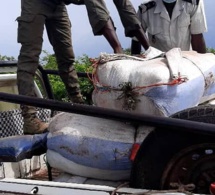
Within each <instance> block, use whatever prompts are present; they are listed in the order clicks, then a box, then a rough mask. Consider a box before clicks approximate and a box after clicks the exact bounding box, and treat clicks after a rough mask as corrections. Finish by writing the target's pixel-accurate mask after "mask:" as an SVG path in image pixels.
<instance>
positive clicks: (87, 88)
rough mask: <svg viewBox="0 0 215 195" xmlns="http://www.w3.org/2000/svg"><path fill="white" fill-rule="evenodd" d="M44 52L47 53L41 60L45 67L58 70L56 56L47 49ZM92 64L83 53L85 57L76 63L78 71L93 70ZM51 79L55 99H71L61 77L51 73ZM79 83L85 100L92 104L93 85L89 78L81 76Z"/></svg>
mask: <svg viewBox="0 0 215 195" xmlns="http://www.w3.org/2000/svg"><path fill="white" fill-rule="evenodd" d="M43 53H44V54H45V55H44V57H43V58H42V59H41V62H40V63H41V64H42V65H43V68H44V69H51V70H57V62H56V58H55V56H54V55H51V54H49V53H48V52H46V51H44V52H43ZM91 65H92V63H91V61H90V58H89V57H88V56H87V55H83V57H80V58H78V59H77V60H76V61H75V63H74V66H75V69H76V71H77V72H91V71H92V67H91ZM49 80H50V84H51V86H52V89H53V93H54V97H55V99H57V100H60V101H69V99H68V96H67V92H66V89H65V86H64V84H63V82H62V80H61V78H60V77H59V76H56V75H49ZM79 84H80V89H81V92H82V95H83V98H84V100H85V102H86V103H88V104H91V103H92V102H91V94H92V91H93V85H92V84H91V82H90V80H89V79H88V78H79Z"/></svg>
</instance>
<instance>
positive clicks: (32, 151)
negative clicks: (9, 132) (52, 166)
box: [0, 133, 48, 162]
mask: <svg viewBox="0 0 215 195" xmlns="http://www.w3.org/2000/svg"><path fill="white" fill-rule="evenodd" d="M47 134H48V133H44V134H35V135H18V136H11V137H5V138H1V139H0V162H18V161H21V160H23V159H30V158H32V157H33V156H39V155H41V154H44V153H45V152H46V150H47V146H46V142H47Z"/></svg>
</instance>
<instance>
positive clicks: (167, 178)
mask: <svg viewBox="0 0 215 195" xmlns="http://www.w3.org/2000/svg"><path fill="white" fill-rule="evenodd" d="M213 182H215V144H214V143H208V144H199V145H194V146H191V147H189V148H186V149H184V150H182V151H181V152H180V153H178V154H177V155H175V156H174V157H173V159H172V160H171V161H170V162H169V163H168V165H167V167H166V169H165V171H164V173H163V176H162V182H161V188H162V189H172V188H181V189H184V190H187V191H193V192H194V193H203V194H208V193H209V189H210V184H211V183H213ZM191 186H193V187H191Z"/></svg>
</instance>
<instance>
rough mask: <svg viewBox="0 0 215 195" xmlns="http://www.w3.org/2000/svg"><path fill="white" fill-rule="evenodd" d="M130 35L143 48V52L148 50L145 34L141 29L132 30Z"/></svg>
mask: <svg viewBox="0 0 215 195" xmlns="http://www.w3.org/2000/svg"><path fill="white" fill-rule="evenodd" d="M132 34H133V36H135V37H136V38H137V39H138V41H139V42H140V44H141V45H142V46H143V48H144V49H145V50H147V49H148V48H149V46H150V45H149V42H148V39H147V37H146V35H145V32H144V30H143V29H142V28H141V29H138V30H134V31H133V32H132Z"/></svg>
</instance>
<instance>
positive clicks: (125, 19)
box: [85, 0, 141, 37]
mask: <svg viewBox="0 0 215 195" xmlns="http://www.w3.org/2000/svg"><path fill="white" fill-rule="evenodd" d="M113 2H114V4H115V6H116V8H117V10H118V13H119V15H120V18H121V21H122V24H123V26H124V28H125V35H126V36H129V37H132V36H133V35H132V31H135V30H138V29H140V28H141V23H140V21H139V19H138V17H137V15H136V11H135V9H134V7H133V5H132V3H131V2H130V0H113ZM85 5H86V8H87V12H88V17H89V21H90V24H91V26H92V29H93V33H94V35H100V31H101V29H102V28H103V27H104V26H105V24H106V23H107V21H108V20H109V18H110V15H109V12H108V10H107V7H106V4H105V2H104V0H85Z"/></svg>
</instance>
